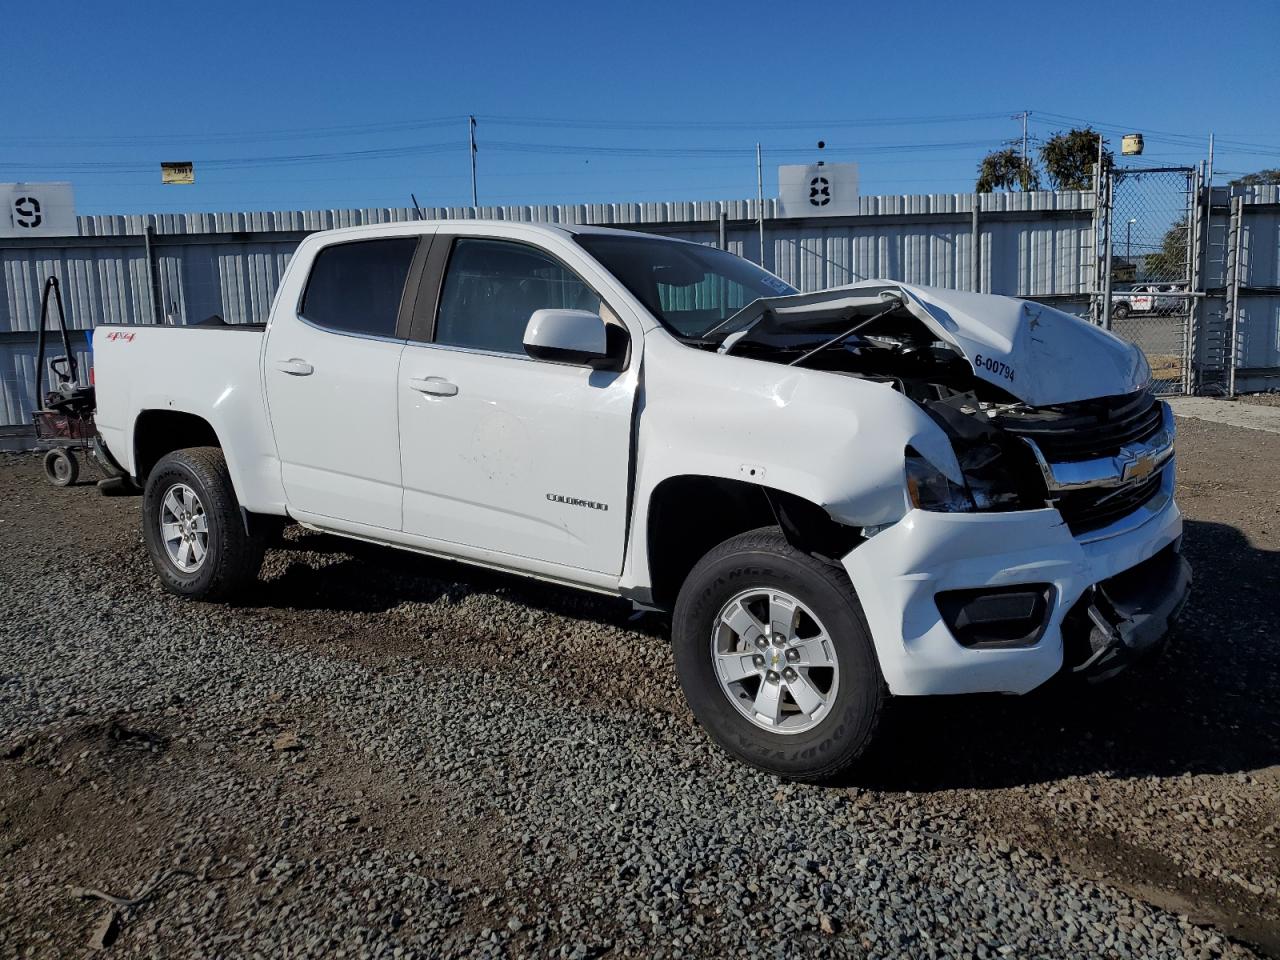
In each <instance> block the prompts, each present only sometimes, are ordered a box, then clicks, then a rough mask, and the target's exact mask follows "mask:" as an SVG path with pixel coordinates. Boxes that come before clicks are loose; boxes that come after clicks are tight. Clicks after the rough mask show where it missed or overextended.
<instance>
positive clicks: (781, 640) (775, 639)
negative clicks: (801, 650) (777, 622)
mask: <svg viewBox="0 0 1280 960" xmlns="http://www.w3.org/2000/svg"><path fill="white" fill-rule="evenodd" d="M773 642H774V643H776V644H777V645H778V646H782V645H783V644H784V643H786V642H787V638H786V637H784V636H783V635H782V634H780V633H775V634H774V635H773Z"/></svg>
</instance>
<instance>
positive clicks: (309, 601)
mask: <svg viewBox="0 0 1280 960" xmlns="http://www.w3.org/2000/svg"><path fill="white" fill-rule="evenodd" d="M279 546H281V547H283V550H282V551H280V552H279V553H275V554H274V555H273V554H272V553H269V554H268V560H267V565H266V567H265V569H264V578H263V580H262V582H261V583H259V584H258V585H257V587H256V588H255V589H254V590H253V592H252V593H251V594H249V595H248V596H247V597H246V598H245V600H244V603H243V605H244V606H253V607H268V608H273V609H277V610H285V611H288V610H292V611H317V612H331V613H381V612H384V611H387V610H390V609H392V608H393V607H396V606H399V605H400V604H402V603H406V602H415V603H434V602H435V601H437V600H440V599H443V598H448V599H449V600H451V601H454V602H456V601H458V600H460V599H462V598H463V597H465V596H468V595H470V594H475V593H486V594H497V595H500V596H503V597H506V598H507V599H510V600H511V601H512V602H514V603H519V604H521V605H524V606H528V607H531V608H534V609H537V610H541V611H544V612H546V613H552V614H557V615H560V616H565V617H578V618H583V619H589V620H595V621H598V622H601V623H612V624H615V625H619V626H623V625H625V626H627V628H628V629H633V630H639V631H640V632H643V633H649V634H652V635H655V636H656V635H659V634H661V633H662V628H661V623H660V621H658V620H657V619H656V618H653V617H646V618H643V619H642V620H635V619H634V618H633V617H632V609H631V605H630V604H629V603H627V602H626V601H624V600H621V599H618V598H616V597H607V596H603V595H600V594H592V593H588V592H585V591H580V590H573V589H570V588H568V587H558V586H556V585H554V584H546V583H541V582H539V581H536V580H531V579H529V578H527V577H521V576H516V575H514V574H506V573H502V572H500V571H496V570H489V569H486V568H484V567H473V566H470V565H468V564H464V563H460V562H457V561H453V560H442V559H436V558H434V557H428V556H423V555H420V554H414V553H407V552H405V551H402V550H397V549H395V548H393V547H385V546H379V545H377V544H371V543H364V542H362V541H358V540H348V539H346V538H344V537H337V536H329V535H327V534H321V533H312V532H309V531H302V530H297V531H293V532H291V534H290V536H289V537H288V539H287V540H285V541H284V542H283V543H282V544H280V545H279ZM298 552H305V553H306V554H309V555H310V556H309V557H308V558H307V559H305V560H304V559H300V558H298Z"/></svg>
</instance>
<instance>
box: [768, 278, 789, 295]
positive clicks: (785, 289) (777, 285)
mask: <svg viewBox="0 0 1280 960" xmlns="http://www.w3.org/2000/svg"><path fill="white" fill-rule="evenodd" d="M760 280H761V282H762V283H764V285H765V286H766V287H768V288H769V289H771V290H777V291H778V292H779V293H782V294H787V293H790V292H791V284H789V283H787V282H786V281H785V280H779V279H778V278H777V277H761V278H760Z"/></svg>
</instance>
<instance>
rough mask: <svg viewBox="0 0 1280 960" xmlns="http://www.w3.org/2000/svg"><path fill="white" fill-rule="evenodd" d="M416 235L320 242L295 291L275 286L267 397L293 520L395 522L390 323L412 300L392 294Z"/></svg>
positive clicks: (395, 355)
mask: <svg viewBox="0 0 1280 960" xmlns="http://www.w3.org/2000/svg"><path fill="white" fill-rule="evenodd" d="M430 239H431V238H430V237H426V238H424V239H423V243H424V244H429V243H430ZM418 243H419V238H418V237H417V236H405V237H391V238H383V239H376V240H360V241H354V242H345V243H343V242H339V243H336V244H332V245H330V246H326V247H323V248H322V249H321V250H320V251H319V253H318V254H317V255H316V258H315V260H314V262H313V264H312V267H311V272H310V275H309V276H308V278H307V281H306V286H305V289H304V291H303V292H302V295H301V297H300V298H299V299H297V300H296V301H295V302H293V303H285V302H284V299H283V296H282V297H281V300H280V302H279V303H277V305H276V308H275V312H273V314H272V321H271V327H270V329H269V331H268V334H267V343H266V348H265V354H264V357H263V364H264V367H265V370H264V378H265V382H266V390H267V407H268V410H269V412H270V415H271V426H272V431H273V433H274V434H275V440H276V448H277V451H278V453H279V456H280V470H281V477H282V480H283V482H284V489H285V496H286V498H287V499H288V503H289V509H290V511H291V512H292V513H293V514H294V515H295V516H298V517H299V519H308V518H316V519H317V520H320V521H323V520H324V519H332V520H340V521H345V522H347V523H352V524H360V525H367V526H372V527H381V528H385V529H388V530H397V531H398V530H399V529H400V499H401V490H400V437H399V433H398V431H397V428H396V416H397V411H396V392H397V387H396V373H397V370H398V368H399V363H400V353H401V351H402V350H403V349H404V339H403V336H401V335H400V331H399V329H398V324H399V322H400V317H401V313H402V310H403V312H404V314H405V317H406V320H405V323H406V324H407V322H408V321H407V316H408V314H409V312H411V309H412V307H411V305H409V306H407V307H406V306H405V305H404V304H402V300H403V299H404V291H405V288H406V286H407V284H406V281H407V279H408V276H409V273H410V268H411V266H412V264H413V262H414V255H415V252H416V250H417V247H418ZM406 329H407V326H406Z"/></svg>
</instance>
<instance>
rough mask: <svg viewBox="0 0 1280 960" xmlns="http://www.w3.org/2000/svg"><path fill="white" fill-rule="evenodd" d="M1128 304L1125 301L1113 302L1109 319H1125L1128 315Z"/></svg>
mask: <svg viewBox="0 0 1280 960" xmlns="http://www.w3.org/2000/svg"><path fill="white" fill-rule="evenodd" d="M1129 309H1130V308H1129V305H1128V304H1127V303H1113V304H1112V305H1111V319H1112V320H1125V319H1127V318H1128V316H1129Z"/></svg>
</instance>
